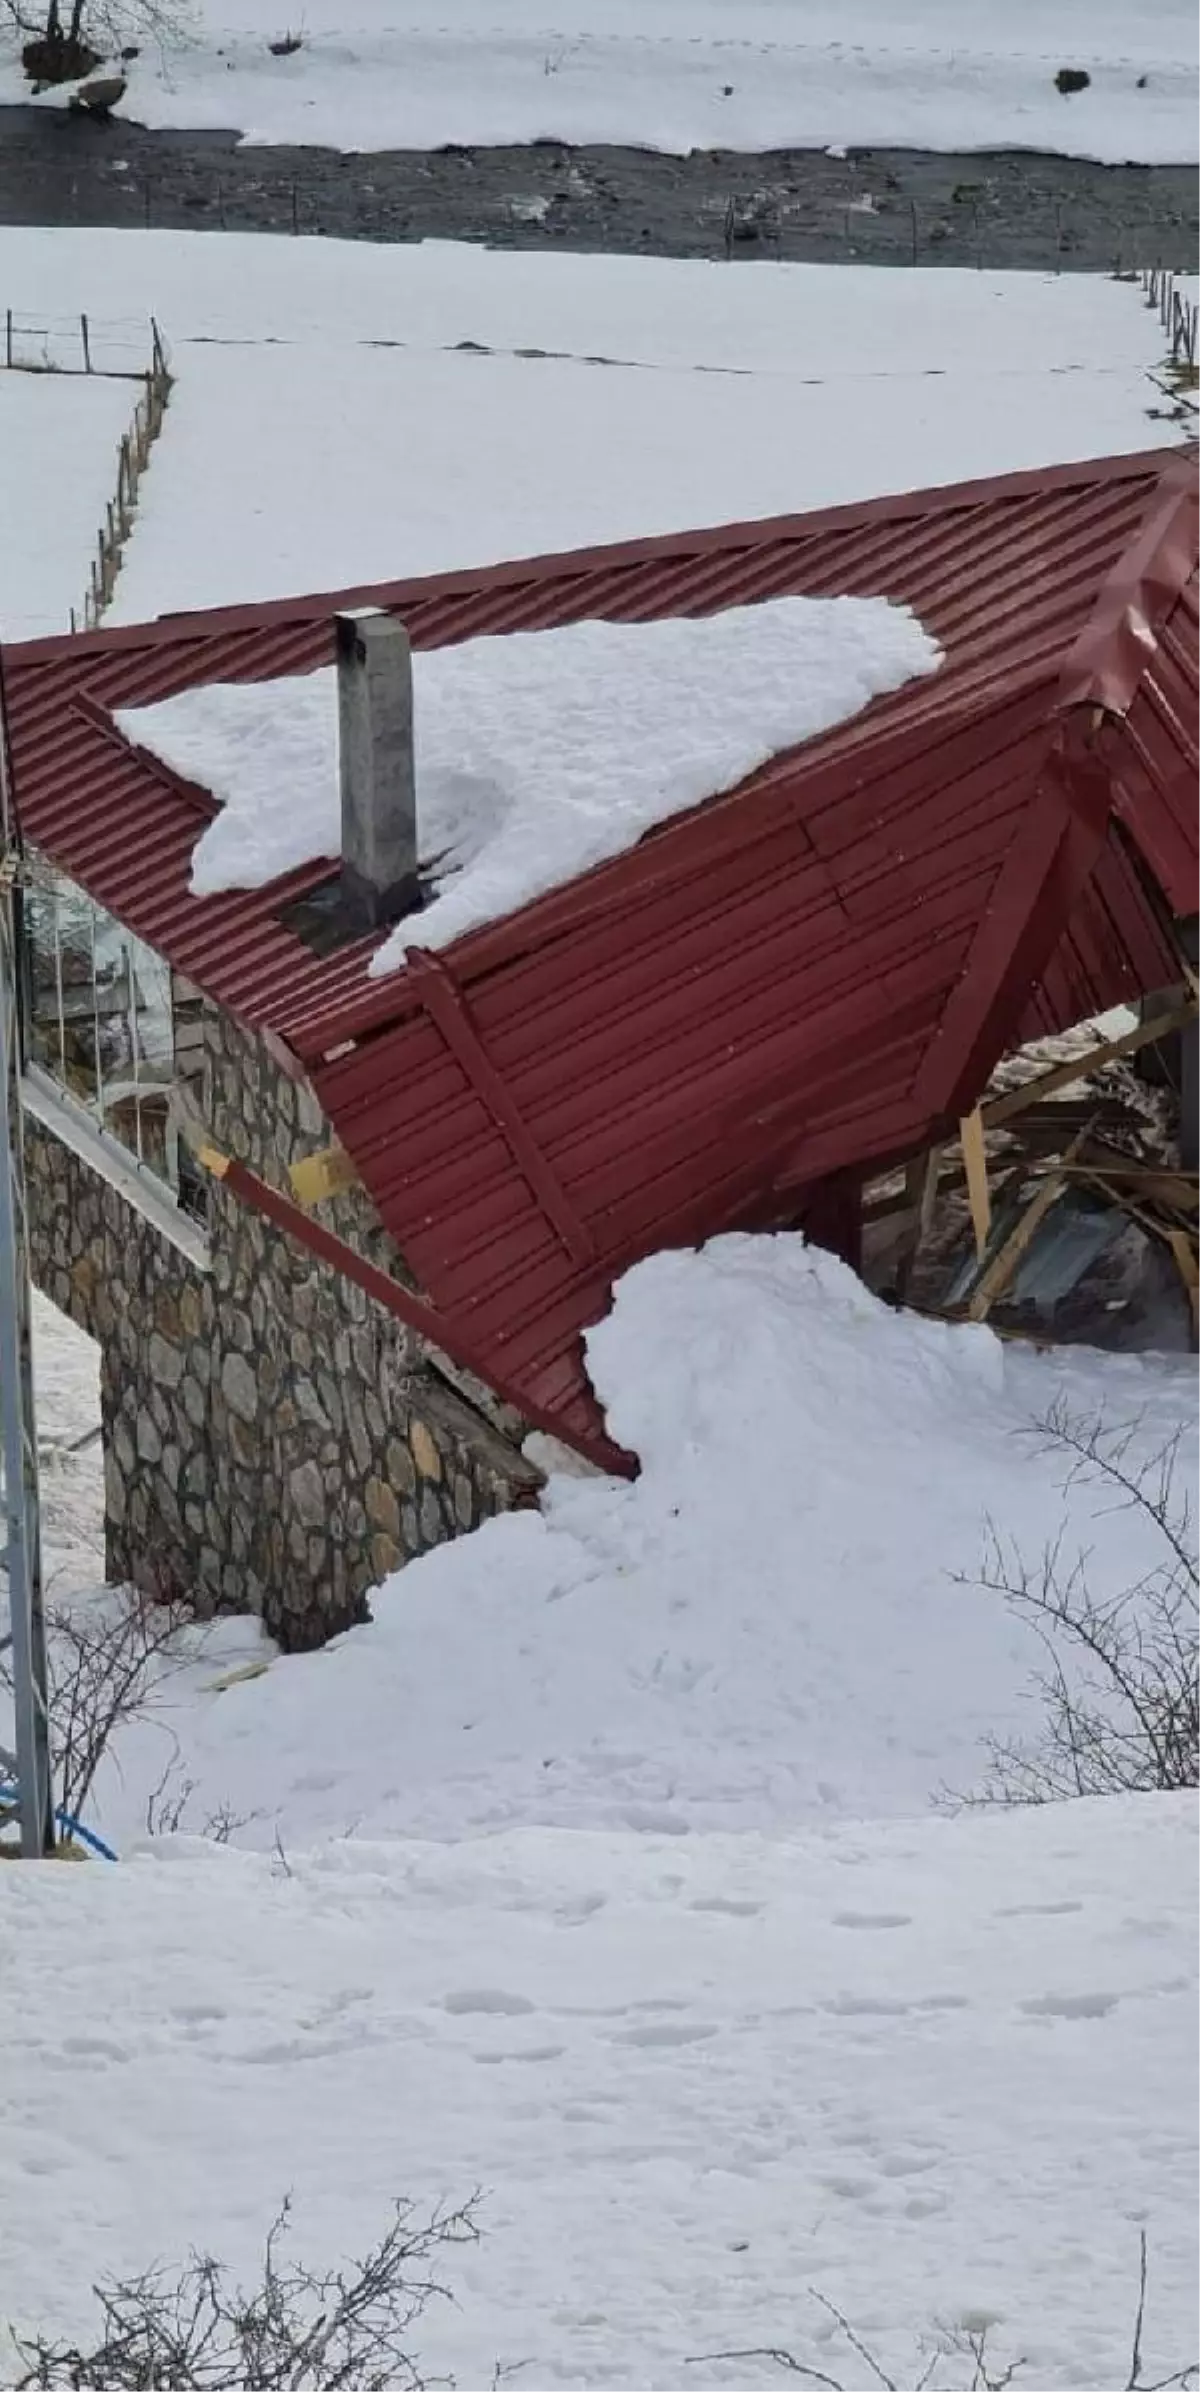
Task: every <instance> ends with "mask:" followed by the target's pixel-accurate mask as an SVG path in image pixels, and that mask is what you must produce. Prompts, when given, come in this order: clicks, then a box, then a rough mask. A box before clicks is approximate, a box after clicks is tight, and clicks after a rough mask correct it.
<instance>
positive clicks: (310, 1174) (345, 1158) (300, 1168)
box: [288, 1146, 358, 1210]
mask: <svg viewBox="0 0 1200 2392" xmlns="http://www.w3.org/2000/svg"><path fill="white" fill-rule="evenodd" d="M288 1177H289V1179H290V1180H291V1183H292V1194H293V1196H294V1197H295V1199H296V1202H297V1204H302V1205H304V1207H305V1208H306V1210H307V1209H309V1208H310V1207H311V1206H312V1205H314V1204H323V1203H324V1201H325V1199H326V1197H328V1196H339V1195H341V1193H342V1191H343V1189H345V1188H355V1187H357V1186H358V1165H357V1164H356V1163H354V1162H352V1161H351V1159H350V1156H349V1155H348V1154H347V1152H346V1149H345V1147H344V1146H323V1147H322V1148H321V1150H320V1152H319V1154H309V1155H305V1156H304V1157H303V1160H302V1161H301V1162H299V1163H293V1164H292V1165H291V1168H290V1170H289V1172H288Z"/></svg>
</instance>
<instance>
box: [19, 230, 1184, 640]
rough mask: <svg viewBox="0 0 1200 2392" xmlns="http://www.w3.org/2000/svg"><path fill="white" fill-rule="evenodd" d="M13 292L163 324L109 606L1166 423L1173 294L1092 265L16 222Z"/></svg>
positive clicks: (487, 545) (729, 508)
mask: <svg viewBox="0 0 1200 2392" xmlns="http://www.w3.org/2000/svg"><path fill="white" fill-rule="evenodd" d="M0 286H2V287H4V288H6V289H8V290H11V291H12V292H13V293H14V296H15V299H16V300H17V301H18V302H19V304H20V305H21V306H22V307H24V308H27V309H32V308H33V307H34V306H35V304H36V306H37V308H38V310H39V311H40V312H39V317H38V320H39V321H40V322H42V323H44V324H46V325H47V326H49V327H50V329H51V332H53V329H54V327H55V326H57V327H58V328H59V331H60V332H61V336H62V338H63V339H64V340H67V339H69V337H70V336H71V332H72V327H73V326H74V325H76V324H77V320H78V313H79V310H80V309H81V308H91V309H92V311H93V313H94V314H95V316H96V321H97V333H96V337H97V338H99V337H100V336H101V326H102V328H103V332H104V337H105V338H106V339H107V340H108V341H109V344H110V347H112V348H113V349H114V350H115V349H116V347H117V345H118V340H119V335H120V331H121V326H122V325H124V326H125V328H126V337H127V339H128V341H129V343H130V345H131V347H132V346H133V345H134V344H137V343H142V342H144V327H145V323H146V318H147V316H148V315H149V314H154V315H155V316H156V317H157V318H158V320H159V321H160V323H161V324H162V326H163V329H164V332H165V333H166V335H167V337H168V339H169V342H170V345H171V351H172V358H173V364H174V370H175V372H176V375H177V377H178V379H177V382H176V387H175V390H174V392H173V395H172V399H171V404H170V408H169V410H168V413H167V418H166V422H165V425H164V428H163V432H162V436H161V438H160V440H159V442H158V443H157V445H156V448H155V452H154V456H153V460H152V462H151V466H150V470H149V472H148V474H147V475H146V477H145V480H144V482H143V484H142V489H141V493H140V497H139V506H138V514H137V518H136V523H135V528H134V533H133V537H132V540H131V542H130V544H129V546H128V549H127V551H126V554H125V561H124V564H123V567H122V571H121V575H120V579H119V581H118V583H117V588H116V593H115V598H114V602H113V605H112V607H111V609H110V614H109V620H110V621H113V622H133V621H137V620H139V619H144V618H146V617H148V616H152V615H155V614H158V613H162V612H170V611H173V610H175V609H179V608H188V607H195V606H215V605H221V604H225V603H231V602H234V601H237V600H240V599H249V598H256V597H263V598H275V597H286V596H290V595H294V594H296V593H297V592H299V591H304V590H314V589H322V588H325V589H335V588H337V587H339V586H343V587H344V586H348V585H350V584H353V583H354V582H356V581H371V580H385V579H395V578H398V577H400V576H402V575H405V574H410V573H424V572H437V571H441V570H448V569H452V568H455V567H459V566H463V567H466V566H472V565H483V564H488V563H492V562H496V561H498V560H501V559H503V558H506V557H512V556H528V555H531V554H536V553H537V552H539V551H546V550H549V549H559V548H569V547H573V546H579V545H584V544H588V543H592V542H602V541H611V540H619V539H622V538H636V537H638V536H639V535H643V534H647V533H653V532H669V531H680V530H687V529H691V528H694V527H695V526H696V525H698V524H705V523H717V522H722V521H724V522H729V521H737V520H739V519H742V518H748V517H754V516H763V515H770V514H776V513H781V512H789V511H793V510H803V509H805V508H811V507H818V506H824V505H836V504H839V503H841V502H843V501H848V500H853V499H859V498H867V497H872V496H876V495H879V494H880V493H883V492H887V491H892V490H898V489H912V488H919V487H921V486H922V485H923V484H926V483H937V482H947V481H953V480H956V479H960V478H969V477H971V476H974V475H984V474H988V473H1001V472H1010V471H1017V470H1020V469H1022V468H1027V467H1035V466H1038V465H1042V464H1046V463H1049V462H1056V461H1060V460H1066V459H1070V458H1073V457H1079V456H1089V455H1091V456H1096V455H1102V454H1105V453H1107V452H1112V451H1118V450H1131V449H1137V448H1142V447H1146V446H1151V445H1153V444H1154V443H1155V442H1156V441H1160V440H1162V439H1164V438H1168V437H1175V436H1176V434H1175V431H1174V428H1173V427H1172V425H1171V424H1170V423H1169V422H1166V421H1165V420H1163V419H1162V416H1161V411H1162V410H1163V409H1164V407H1165V405H1166V400H1165V399H1164V394H1163V392H1162V391H1161V390H1160V389H1158V388H1157V387H1156V386H1155V384H1154V383H1153V381H1152V380H1151V379H1150V376H1151V372H1152V369H1153V368H1154V367H1155V366H1156V365H1157V364H1158V363H1159V361H1160V359H1161V356H1162V347H1163V343H1162V334H1161V330H1160V327H1159V322H1158V316H1157V313H1156V312H1155V311H1153V310H1150V309H1147V308H1146V306H1145V305H1144V304H1143V301H1142V294H1141V291H1140V289H1139V288H1137V287H1136V286H1131V285H1129V284H1120V283H1114V282H1110V281H1107V280H1105V279H1103V278H1100V277H1091V276H1083V275H1077V276H1062V277H1055V276H1049V275H1047V276H1041V275H1028V274H975V273H970V272H958V271H949V270H948V271H946V272H941V271H938V272H932V271H931V272H927V273H926V272H922V271H919V270H918V271H914V272H908V273H899V272H895V271H890V270H885V269H881V268H871V267H861V268H860V267H849V268H842V267H817V266H789V265H754V266H739V267H738V268H736V269H726V268H725V267H723V266H722V265H720V264H705V263H691V262H675V261H670V260H653V261H651V260H643V259H629V258H600V257H572V258H569V259H568V258H559V257H542V256H506V255H496V254H492V253H489V252H486V251H479V250H473V249H469V248H466V247H458V246H454V245H451V244H446V243H429V244H425V245H423V246H420V247H411V248H378V247H372V246H371V245H369V244H367V243H358V242H333V241H318V240H298V241H297V240H290V239H279V238H271V237H269V236H256V235H245V236H238V235H228V236H226V235H222V234H172V233H159V234H141V233H114V232H54V233H50V234H47V233H46V232H44V231H38V230H33V231H28V230H22V229H19V228H18V229H11V230H0ZM100 294H103V299H102V302H101V299H100V296H99V295H100ZM101 304H102V305H103V309H104V311H105V313H104V316H103V318H101V315H100V306H101ZM464 343H471V344H474V345H477V347H478V348H479V349H482V350H484V351H486V352H487V353H486V354H483V355H480V354H477V353H475V350H474V348H472V349H471V350H466V349H464V348H462V347H461V344H464ZM530 349H533V350H537V351H540V352H542V354H540V355H538V356H533V357H531V356H527V355H522V354H520V352H521V351H523V350H530ZM597 360H606V361H611V362H603V363H601V362H596V361H597ZM1153 409H1157V410H1159V411H1160V414H1159V416H1157V417H1156V416H1155V415H1153V414H1152V412H1151V410H1153Z"/></svg>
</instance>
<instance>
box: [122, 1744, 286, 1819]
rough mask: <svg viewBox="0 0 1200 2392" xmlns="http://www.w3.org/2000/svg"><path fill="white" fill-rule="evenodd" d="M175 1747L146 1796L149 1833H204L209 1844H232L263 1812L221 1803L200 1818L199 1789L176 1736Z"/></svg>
mask: <svg viewBox="0 0 1200 2392" xmlns="http://www.w3.org/2000/svg"><path fill="white" fill-rule="evenodd" d="M172 1743H173V1745H174V1750H173V1752H172V1754H171V1757H170V1759H169V1760H168V1762H167V1765H166V1768H165V1769H164V1770H163V1773H162V1776H161V1777H160V1778H159V1781H158V1784H157V1785H156V1786H154V1787H152V1788H151V1791H150V1793H149V1794H148V1795H147V1797H146V1833H147V1835H148V1836H179V1835H197V1836H202V1837H203V1838H204V1840H205V1842H206V1843H209V1844H231V1843H232V1842H233V1839H234V1837H235V1835H237V1834H238V1832H239V1830H240V1829H241V1828H243V1827H249V1825H250V1823H251V1821H252V1820H254V1819H258V1818H261V1816H262V1813H261V1812H260V1811H235V1810H234V1808H233V1805H232V1803H230V1802H220V1803H218V1804H217V1807H216V1809H215V1810H212V1811H206V1812H205V1813H204V1816H203V1817H202V1818H200V1819H196V1818H195V1817H194V1816H192V1805H193V1803H194V1801H195V1797H196V1794H197V1791H198V1788H197V1784H196V1780H195V1778H194V1777H188V1776H187V1774H186V1772H185V1770H184V1768H183V1764H182V1761H181V1760H180V1756H179V1746H178V1743H177V1742H176V1741H175V1739H174V1738H172Z"/></svg>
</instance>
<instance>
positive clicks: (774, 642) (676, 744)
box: [117, 598, 941, 970]
mask: <svg viewBox="0 0 1200 2392" xmlns="http://www.w3.org/2000/svg"><path fill="white" fill-rule="evenodd" d="M940 659H941V651H940V649H939V648H938V646H937V644H936V642H935V641H934V640H932V639H930V638H929V636H928V634H927V633H926V632H924V631H923V630H922V628H921V626H920V624H919V623H918V622H917V620H916V618H915V616H914V615H913V614H912V612H911V611H910V609H908V608H907V607H902V606H892V605H890V604H889V603H888V601H887V600H886V599H883V598H823V599H814V598H780V599H775V600H772V601H770V602H769V603H767V604H765V605H762V606H745V607H731V608H729V609H727V610H726V611H725V612H724V613H722V614H717V615H707V616H703V617H700V618H698V619H689V620H682V619H666V620H663V621H659V622H650V623H637V624H630V623H604V622H588V623H578V624H572V625H570V626H568V627H567V628H565V629H561V630H554V631H536V632H516V633H512V634H509V635H508V636H507V637H504V638H492V639H478V640H468V641H464V642H463V643H462V644H461V645H459V646H456V647H450V648H442V649H435V650H433V651H432V652H430V653H426V654H417V655H416V656H414V658H413V681H414V721H415V743H416V769H417V812H418V823H419V828H420V840H421V854H422V859H423V861H428V863H429V865H430V866H431V867H432V868H433V869H434V872H435V888H434V895H433V898H432V901H431V902H430V904H429V905H428V906H427V907H426V909H425V911H424V912H423V913H422V914H420V915H419V916H417V917H413V918H411V919H410V920H408V921H406V922H404V923H403V924H401V926H400V927H399V929H398V930H397V931H396V932H395V933H394V934H393V936H392V938H391V939H390V940H389V941H387V943H386V944H385V946H384V947H383V948H382V949H381V951H380V954H379V957H378V959H377V961H378V966H379V968H380V969H383V970H386V969H388V968H390V967H393V966H395V965H397V964H400V963H402V962H403V959H404V955H405V952H406V950H407V948H408V946H409V945H410V944H413V945H419V946H422V947H443V946H445V945H447V944H448V942H449V941H450V940H452V939H455V938H458V937H460V936H461V935H462V933H463V932H464V931H466V930H470V929H473V928H474V927H475V926H476V925H478V924H479V923H481V922H488V921H494V920H497V919H499V918H500V917H501V916H503V915H505V914H509V913H513V912H515V911H516V909H517V908H518V907H519V906H521V905H524V904H527V903H528V902H529V901H530V900H531V899H532V898H534V897H537V896H540V895H542V894H543V893H544V892H545V891H546V890H548V889H552V888H557V887H559V886H561V885H562V884H563V883H564V882H566V881H568V880H572V879H574V878H576V877H577V875H578V874H579V873H581V872H585V871H587V870H588V869H589V868H590V867H591V866H592V865H594V864H597V863H600V862H603V861H604V860H605V859H606V858H607V857H609V856H613V855H618V854H620V853H621V852H622V850H623V849H625V848H627V847H632V846H633V845H635V844H636V842H637V840H638V839H639V838H640V837H641V836H642V835H643V833H644V832H645V831H647V830H649V829H650V828H651V827H652V826H653V825H654V824H655V823H657V822H663V821H665V820H667V819H668V818H669V817H670V816H671V815H672V814H677V813H680V812H682V811H683V810H685V809H686V808H687V807H689V806H694V805H697V804H699V803H700V802H701V800H702V799H704V798H707V797H712V796H715V795H716V794H717V793H718V792H719V791H721V790H724V789H730V788H733V787H734V786H735V785H736V784H737V783H738V782H739V781H741V780H743V779H745V777H746V775H747V774H748V773H750V772H752V771H753V770H754V769H755V767H756V766H757V765H759V764H762V763H764V762H766V760H767V759H768V758H769V757H770V756H772V755H775V754H778V753H780V752H781V751H782V750H784V749H786V748H789V747H793V746H795V745H796V744H797V743H798V742H800V741H801V740H805V739H810V738H812V737H814V736H815V735H816V733H818V732H820V731H824V730H828V729H830V728H831V727H832V725H833V724H835V723H838V722H844V721H845V720H847V719H848V717H850V716H851V715H854V714H857V713H858V712H859V711H860V710H861V708H862V707H864V706H865V705H866V704H867V703H868V702H869V700H870V699H871V698H872V697H875V696H877V695H879V694H881V693H882V692H883V691H886V690H892V689H897V688H899V687H900V686H901V684H902V683H903V682H905V681H907V680H909V679H911V678H912V677H913V676H914V675H917V674H924V673H931V672H934V671H936V669H937V666H938V664H939V662H940ZM117 722H118V725H119V727H120V729H121V730H122V731H124V733H125V734H126V736H127V737H128V738H130V739H133V740H136V741H137V742H138V743H139V744H140V745H142V746H144V747H147V748H149V749H150V750H151V751H152V752H153V753H154V754H156V755H158V756H160V757H162V758H163V760H164V761H165V762H166V763H168V764H170V765H171V766H172V767H173V768H174V769H175V771H177V772H180V773H182V774H183V775H185V777H186V778H188V779H190V780H193V781H197V782H199V783H200V785H201V786H202V787H204V788H206V789H208V790H210V791H211V792H212V794H213V795H214V796H215V797H218V798H219V799H220V800H221V812H220V814H219V815H218V816H217V818H216V820H215V822H213V823H212V824H211V825H210V826H209V828H208V829H207V830H206V831H205V832H204V833H203V835H202V837H201V839H200V842H199V845H198V847H197V849H196V854H195V859H194V863H193V871H192V886H193V889H194V890H195V892H196V894H197V895H200V896H206V895H210V894H212V893H213V892H215V891H217V890H220V889H228V888H256V887H260V886H262V885H263V884H264V883H265V882H267V881H271V880H274V879H276V878H277V877H279V876H280V875H281V874H282V873H284V872H288V871H290V870H292V869H293V868H294V867H295V866H296V865H298V864H302V863H305V862H307V861H308V860H309V859H310V858H312V857H313V856H321V855H336V854H337V852H338V848H339V844H340V812H339V807H340V801H339V794H338V765H337V688H336V675H335V674H334V672H333V671H326V672H321V673H313V674H310V675H308V676H306V677H304V678H303V679H298V680H297V679H291V680H286V681H275V682H251V683H247V684H243V685H240V686H239V685H234V684H227V685H217V686H216V687H211V688H206V689H196V690H188V691H186V692H184V693H183V694H182V695H181V696H179V697H175V698H167V699H165V700H163V701H162V702H160V703H159V704H157V705H154V706H146V707H133V708H122V709H121V710H120V711H119V713H118V715H117Z"/></svg>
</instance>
